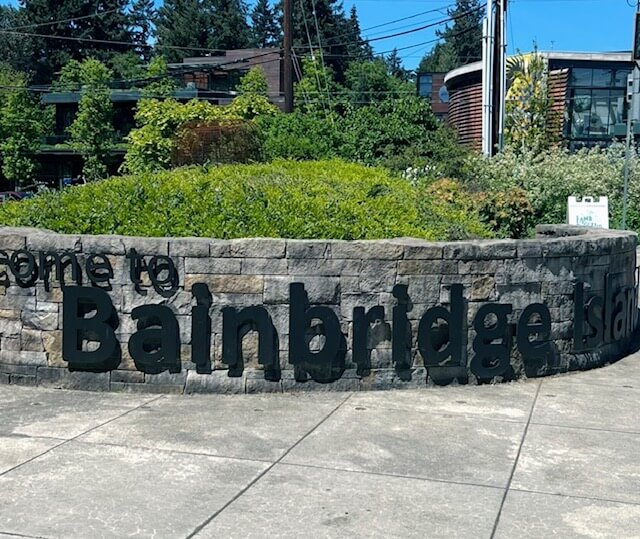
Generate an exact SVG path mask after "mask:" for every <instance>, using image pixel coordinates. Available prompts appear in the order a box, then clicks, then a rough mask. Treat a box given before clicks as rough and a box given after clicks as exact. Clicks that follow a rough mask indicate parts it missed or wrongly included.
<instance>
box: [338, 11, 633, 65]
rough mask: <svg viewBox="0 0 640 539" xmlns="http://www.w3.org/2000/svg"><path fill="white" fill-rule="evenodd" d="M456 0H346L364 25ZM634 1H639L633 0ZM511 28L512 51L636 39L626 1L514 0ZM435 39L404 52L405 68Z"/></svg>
mask: <svg viewBox="0 0 640 539" xmlns="http://www.w3.org/2000/svg"><path fill="white" fill-rule="evenodd" d="M454 2H455V0H391V1H385V0H351V1H349V0H345V1H344V6H345V10H348V9H350V8H351V6H352V5H353V4H355V6H356V8H357V10H358V14H359V18H360V22H361V26H362V28H363V29H364V28H368V27H370V26H376V25H379V24H382V23H385V22H387V21H390V20H395V19H400V18H402V17H407V16H410V15H413V14H415V13H420V12H423V11H427V10H430V9H436V8H446V6H448V5H451V4H453V3H454ZM629 2H631V3H633V2H635V0H633V1H632V0H629ZM508 5H509V19H510V23H509V25H508V29H507V38H508V48H509V52H510V53H512V52H515V50H516V49H520V50H522V51H527V50H530V49H531V48H532V47H533V43H534V41H535V42H537V44H538V48H539V49H540V50H551V49H553V50H556V51H600V52H604V51H621V50H631V43H632V41H633V13H634V9H633V8H632V7H630V6H629V4H628V3H627V0H509V4H508ZM442 18H444V17H442V15H441V14H440V13H437V12H436V13H429V14H425V15H424V16H421V17H416V18H414V19H410V20H408V21H403V22H400V23H397V24H395V25H390V26H384V27H381V28H376V29H374V30H371V32H364V34H365V35H367V34H373V33H374V32H384V33H383V34H377V36H379V35H386V34H391V33H394V32H393V29H394V28H397V27H399V26H405V25H407V24H409V25H410V26H409V27H408V28H402V29H400V30H399V31H404V30H407V29H410V28H415V27H417V26H422V25H424V24H426V23H427V22H429V21H430V20H441V19H442ZM435 30H436V29H435V28H428V29H426V30H423V31H420V32H416V33H413V34H409V35H406V36H400V37H396V38H391V39H388V40H381V41H377V42H375V43H372V45H374V50H376V51H386V50H389V49H392V48H393V47H394V46H396V47H407V46H411V45H415V44H416V43H420V42H423V41H427V40H429V39H433V38H435V37H436V36H435ZM432 46H433V44H428V45H424V46H420V47H416V48H413V49H408V50H405V51H400V54H401V55H402V57H403V60H404V64H405V67H407V68H410V69H413V68H415V67H416V65H417V64H418V62H419V61H420V58H421V57H422V55H423V54H424V53H425V52H427V51H429V50H430V49H431V47H432Z"/></svg>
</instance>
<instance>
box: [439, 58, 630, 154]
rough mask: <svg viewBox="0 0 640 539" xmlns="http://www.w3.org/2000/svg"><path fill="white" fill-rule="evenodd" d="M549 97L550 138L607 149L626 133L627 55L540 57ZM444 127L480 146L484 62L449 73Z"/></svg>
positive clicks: (570, 144) (573, 146)
mask: <svg viewBox="0 0 640 539" xmlns="http://www.w3.org/2000/svg"><path fill="white" fill-rule="evenodd" d="M540 54H541V55H542V56H543V58H544V59H545V61H546V63H547V68H548V73H549V95H550V98H551V110H550V121H549V125H548V129H549V134H550V135H551V136H552V137H553V138H554V139H557V140H559V141H562V142H563V143H564V144H565V145H566V146H567V147H568V148H569V149H572V150H573V149H579V148H582V147H590V146H606V145H608V144H610V143H611V142H612V141H613V140H615V139H616V138H623V137H624V136H625V134H626V121H627V119H626V107H625V94H626V85H627V76H628V75H629V74H630V73H631V69H632V62H631V61H630V53H624V52H622V53H617V52H616V53H566V52H543V53H540ZM445 84H446V86H447V89H448V91H449V114H448V123H449V125H451V126H452V127H454V128H455V129H456V130H457V132H458V134H459V137H460V141H461V142H462V143H463V144H465V145H467V146H470V147H472V148H474V149H480V148H481V147H482V63H481V62H475V63H473V64H468V65H466V66H463V67H460V68H458V69H454V70H453V71H450V72H449V73H447V75H446V77H445Z"/></svg>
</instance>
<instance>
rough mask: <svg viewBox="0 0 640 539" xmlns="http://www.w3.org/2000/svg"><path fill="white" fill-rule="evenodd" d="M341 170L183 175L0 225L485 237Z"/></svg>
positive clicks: (377, 171) (403, 186)
mask: <svg viewBox="0 0 640 539" xmlns="http://www.w3.org/2000/svg"><path fill="white" fill-rule="evenodd" d="M429 189H430V187H429V186H425V185H423V184H421V183H418V184H412V183H410V182H408V181H407V180H406V179H404V178H402V177H400V176H397V175H394V174H392V173H390V172H389V171H388V170H386V169H384V168H381V167H367V166H363V165H359V164H355V163H347V162H344V161H340V160H331V161H307V162H295V161H284V160H280V161H274V162H272V163H268V164H252V165H223V166H212V167H209V168H205V167H183V168H177V169H174V170H171V171H160V172H146V173H140V174H137V175H135V176H121V177H114V178H110V179H107V180H103V181H98V182H93V183H89V184H87V185H83V186H77V187H72V188H68V189H65V190H63V191H59V192H49V193H44V194H41V195H38V196H36V197H34V198H32V199H29V200H25V201H22V202H20V203H6V204H3V205H1V206H0V225H5V226H34V227H41V228H46V229H50V230H54V231H56V232H61V233H84V234H125V235H139V236H178V237H180V236H199V237H215V238H239V237H256V236H257V237H260V236H262V237H284V238H332V239H345V240H355V239H380V238H394V237H402V236H413V237H418V238H425V239H430V240H447V239H461V238H478V237H490V236H491V233H490V232H489V230H488V229H487V227H486V226H484V225H483V223H482V222H481V220H480V216H479V213H478V212H477V211H475V210H474V209H473V208H472V206H471V205H470V204H468V202H463V201H462V199H461V198H460V197H454V198H450V199H443V198H439V197H437V196H434V194H433V192H430V190H429Z"/></svg>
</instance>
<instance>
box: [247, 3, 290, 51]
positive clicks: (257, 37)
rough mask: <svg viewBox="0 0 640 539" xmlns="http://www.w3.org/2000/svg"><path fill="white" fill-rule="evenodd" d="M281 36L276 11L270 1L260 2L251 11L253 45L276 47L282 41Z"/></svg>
mask: <svg viewBox="0 0 640 539" xmlns="http://www.w3.org/2000/svg"><path fill="white" fill-rule="evenodd" d="M281 34H282V32H281V29H280V25H279V24H278V20H277V18H276V11H275V9H273V8H271V6H270V5H269V0H258V1H257V2H256V5H255V6H254V7H253V10H252V11H251V35H252V45H253V46H254V47H276V46H278V44H279V43H280V41H281V39H282V35H281Z"/></svg>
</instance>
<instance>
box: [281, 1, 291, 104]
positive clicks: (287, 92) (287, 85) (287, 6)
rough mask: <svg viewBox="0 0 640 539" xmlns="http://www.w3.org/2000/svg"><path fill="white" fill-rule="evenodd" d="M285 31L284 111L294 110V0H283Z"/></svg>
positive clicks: (283, 28)
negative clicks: (292, 56) (292, 52)
mask: <svg viewBox="0 0 640 539" xmlns="http://www.w3.org/2000/svg"><path fill="white" fill-rule="evenodd" d="M282 14H283V23H282V30H283V32H284V43H283V46H284V66H283V76H284V111H285V112H293V62H292V61H291V50H292V49H293V7H292V0H283V2H282Z"/></svg>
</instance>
